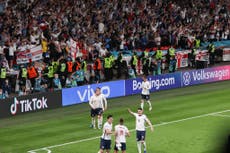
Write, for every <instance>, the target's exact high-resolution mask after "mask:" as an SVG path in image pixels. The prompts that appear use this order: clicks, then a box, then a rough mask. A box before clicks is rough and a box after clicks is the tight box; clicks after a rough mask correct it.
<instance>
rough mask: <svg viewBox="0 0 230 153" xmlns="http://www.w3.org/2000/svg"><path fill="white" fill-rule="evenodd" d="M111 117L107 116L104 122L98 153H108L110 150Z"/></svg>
mask: <svg viewBox="0 0 230 153" xmlns="http://www.w3.org/2000/svg"><path fill="white" fill-rule="evenodd" d="M112 130H113V116H112V115H108V116H107V122H105V124H104V126H103V130H102V136H101V141H100V151H99V152H98V153H104V151H106V153H109V152H110V149H111V135H112V134H113V132H112Z"/></svg>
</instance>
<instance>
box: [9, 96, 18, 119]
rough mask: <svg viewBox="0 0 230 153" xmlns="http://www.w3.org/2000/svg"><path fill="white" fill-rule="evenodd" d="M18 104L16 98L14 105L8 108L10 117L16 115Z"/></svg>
mask: <svg viewBox="0 0 230 153" xmlns="http://www.w3.org/2000/svg"><path fill="white" fill-rule="evenodd" d="M18 104H19V101H18V100H17V98H14V103H13V104H12V105H11V106H10V112H11V114H12V115H15V114H16V113H17V108H18V107H17V106H18Z"/></svg>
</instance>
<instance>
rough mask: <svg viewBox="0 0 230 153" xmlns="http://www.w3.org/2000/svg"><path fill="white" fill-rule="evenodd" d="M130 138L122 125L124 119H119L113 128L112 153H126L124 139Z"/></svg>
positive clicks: (126, 129)
mask: <svg viewBox="0 0 230 153" xmlns="http://www.w3.org/2000/svg"><path fill="white" fill-rule="evenodd" d="M127 136H128V137H129V136H130V132H129V130H128V128H127V127H126V126H125V125H124V119H123V118H120V121H119V124H118V125H116V126H115V146H114V153H118V151H119V150H121V151H122V153H126V137H127Z"/></svg>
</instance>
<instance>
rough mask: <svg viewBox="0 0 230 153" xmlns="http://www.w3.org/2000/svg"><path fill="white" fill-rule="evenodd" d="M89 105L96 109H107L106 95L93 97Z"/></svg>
mask: <svg viewBox="0 0 230 153" xmlns="http://www.w3.org/2000/svg"><path fill="white" fill-rule="evenodd" d="M89 105H90V106H91V107H92V108H94V109H96V108H102V109H105V107H107V100H106V98H105V95H103V94H100V95H99V96H97V95H95V94H94V95H93V96H91V97H90V100H89Z"/></svg>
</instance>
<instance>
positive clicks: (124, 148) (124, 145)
mask: <svg viewBox="0 0 230 153" xmlns="http://www.w3.org/2000/svg"><path fill="white" fill-rule="evenodd" d="M114 150H116V151H119V149H118V148H117V146H116V144H115V145H114ZM125 150H126V143H121V151H125Z"/></svg>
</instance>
